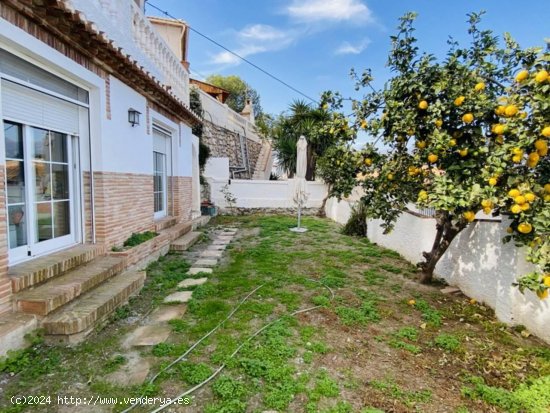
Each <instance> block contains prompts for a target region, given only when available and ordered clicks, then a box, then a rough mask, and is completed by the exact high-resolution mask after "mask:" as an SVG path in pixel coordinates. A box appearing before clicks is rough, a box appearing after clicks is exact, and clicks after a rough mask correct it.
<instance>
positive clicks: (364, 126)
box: [361, 119, 367, 129]
mask: <svg viewBox="0 0 550 413" xmlns="http://www.w3.org/2000/svg"><path fill="white" fill-rule="evenodd" d="M366 128H367V121H366V120H364V119H363V120H362V121H361V129H366Z"/></svg>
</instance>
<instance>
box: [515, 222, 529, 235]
mask: <svg viewBox="0 0 550 413" xmlns="http://www.w3.org/2000/svg"><path fill="white" fill-rule="evenodd" d="M532 230H533V227H532V225H531V224H529V223H528V222H521V223H520V224H519V225H518V231H519V232H521V233H522V234H529V233H530V232H531V231H532Z"/></svg>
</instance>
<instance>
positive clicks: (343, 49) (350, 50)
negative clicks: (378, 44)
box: [334, 38, 371, 54]
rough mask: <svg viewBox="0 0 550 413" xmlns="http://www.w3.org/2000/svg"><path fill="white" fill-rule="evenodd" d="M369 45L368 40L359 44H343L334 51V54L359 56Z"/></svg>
mask: <svg viewBox="0 0 550 413" xmlns="http://www.w3.org/2000/svg"><path fill="white" fill-rule="evenodd" d="M370 43H371V41H370V39H367V38H365V39H363V40H361V41H360V42H359V43H356V44H351V43H350V42H343V43H342V44H341V45H340V46H339V47H338V48H337V49H336V50H335V51H334V53H335V54H360V53H361V52H362V51H363V50H365V49H366V48H367V46H368V45H369V44H370Z"/></svg>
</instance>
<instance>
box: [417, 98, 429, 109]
mask: <svg viewBox="0 0 550 413" xmlns="http://www.w3.org/2000/svg"><path fill="white" fill-rule="evenodd" d="M418 109H421V110H426V109H428V102H426V101H425V100H423V101H421V102H420V103H419V104H418Z"/></svg>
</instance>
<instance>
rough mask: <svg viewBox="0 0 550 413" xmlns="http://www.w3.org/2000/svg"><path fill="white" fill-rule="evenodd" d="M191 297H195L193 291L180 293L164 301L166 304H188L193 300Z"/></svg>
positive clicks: (171, 295)
mask: <svg viewBox="0 0 550 413" xmlns="http://www.w3.org/2000/svg"><path fill="white" fill-rule="evenodd" d="M191 295H193V292H192V291H178V292H176V293H173V294H170V295H169V296H167V297H166V298H165V299H164V303H165V304H168V303H186V302H187V301H189V300H190V299H191Z"/></svg>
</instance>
